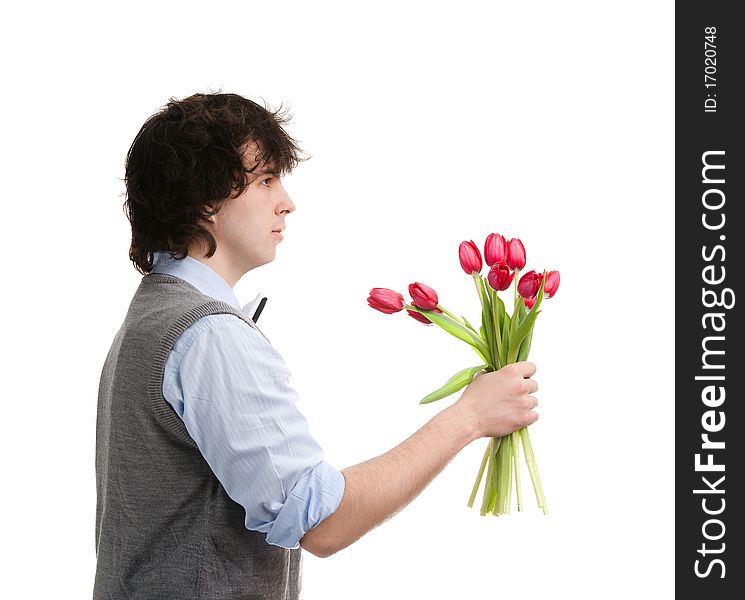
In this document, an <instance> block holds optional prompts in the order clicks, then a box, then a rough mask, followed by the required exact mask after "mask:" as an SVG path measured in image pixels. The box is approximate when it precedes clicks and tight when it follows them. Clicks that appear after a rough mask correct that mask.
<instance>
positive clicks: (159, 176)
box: [93, 93, 537, 599]
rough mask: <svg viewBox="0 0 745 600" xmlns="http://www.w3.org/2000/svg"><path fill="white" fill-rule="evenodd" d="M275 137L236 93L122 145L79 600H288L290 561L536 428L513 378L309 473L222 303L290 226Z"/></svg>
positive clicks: (302, 434) (263, 340) (249, 329)
mask: <svg viewBox="0 0 745 600" xmlns="http://www.w3.org/2000/svg"><path fill="white" fill-rule="evenodd" d="M285 122H286V120H284V119H283V115H282V114H280V113H279V112H272V111H270V110H268V109H267V108H265V107H262V106H260V105H258V104H256V103H255V102H253V101H251V100H248V99H246V98H243V97H241V96H239V95H236V94H222V93H220V94H195V95H193V96H190V97H188V98H185V99H183V100H175V99H171V101H170V102H169V103H168V104H167V105H166V106H165V107H164V108H163V109H162V110H160V111H159V112H157V113H156V114H154V115H153V116H151V117H150V118H149V119H148V120H147V121H146V122H145V124H144V125H143V126H142V128H141V130H140V132H139V133H138V134H137V136H136V137H135V139H134V141H133V143H132V146H131V147H130V149H129V152H128V155H127V161H126V166H125V182H126V191H127V198H126V201H125V210H126V214H127V218H128V220H129V222H130V224H131V227H132V243H131V246H130V250H129V257H130V259H131V261H132V262H133V264H134V266H135V268H136V269H137V270H138V272H140V273H141V274H142V275H143V277H142V279H141V281H140V284H139V286H138V288H137V290H136V291H135V293H134V295H133V298H132V301H131V304H130V306H129V309H128V311H127V314H126V316H125V317H124V320H123V323H122V325H121V328H120V329H119V331H118V332H117V334H116V336H115V338H114V340H113V342H112V345H111V349H110V350H109V353H108V355H107V357H106V359H105V362H104V364H103V368H102V372H101V380H100V385H99V395H98V416H97V427H96V490H97V508H96V553H97V568H96V578H95V583H94V592H93V597H94V599H99V598H100V599H103V598H106V599H109V598H163V599H165V598H169V599H170V598H190V599H197V598H205V599H206V598H209V599H223V598H224V599H228V598H230V599H238V598H262V599H263V598H267V599H269V598H271V599H275V598H276V599H279V598H282V599H292V598H298V597H299V594H300V588H301V553H302V550H307V551H310V552H312V553H313V554H314V555H316V556H319V557H327V556H330V555H332V554H334V553H336V552H338V551H339V550H342V549H343V548H345V547H347V546H349V545H350V544H352V543H354V542H355V541H356V540H358V539H359V538H360V537H362V536H363V535H364V534H365V533H366V532H368V531H370V530H371V529H372V528H374V527H376V526H377V525H379V524H380V523H382V522H384V521H385V520H386V519H388V518H390V517H391V516H393V515H394V514H396V513H397V512H399V511H400V510H401V509H402V508H403V507H404V506H406V505H407V504H408V503H409V502H411V500H413V499H414V498H415V497H416V496H417V495H418V494H419V493H420V492H421V491H422V489H424V487H425V486H426V485H427V484H428V483H429V482H430V481H431V480H432V479H433V478H434V477H435V476H436V475H437V474H438V473H439V472H440V471H441V470H442V469H443V468H444V466H445V465H446V464H447V463H448V462H449V461H450V460H451V459H452V458H453V457H454V456H455V455H456V454H457V453H458V452H459V451H460V450H461V449H462V448H463V447H465V446H466V445H467V444H469V443H470V442H471V441H473V440H475V439H478V438H481V437H492V436H501V435H506V434H507V433H511V432H512V431H515V430H517V429H519V428H521V427H523V426H525V425H529V424H530V423H533V422H534V421H535V420H536V419H537V414H536V413H535V412H534V411H533V409H534V408H535V406H536V404H537V400H536V399H535V397H534V396H532V394H533V393H534V392H535V391H536V389H537V384H536V383H535V381H534V380H533V379H531V377H532V375H533V373H534V372H535V367H534V365H532V364H531V363H526V362H523V363H517V364H515V365H508V367H505V368H503V369H500V370H499V371H497V372H494V373H486V374H483V375H480V376H479V377H477V378H476V379H475V380H474V381H473V382H472V383H471V384H470V385H469V386H468V387H467V388H466V389H465V391H464V392H463V394H462V395H461V397H460V398H459V399H458V400H457V401H456V402H455V403H453V404H452V405H450V406H449V407H447V408H445V409H443V410H442V411H441V412H439V413H438V414H437V415H435V416H434V417H433V418H432V419H431V420H430V421H429V422H427V423H426V424H425V425H424V426H423V427H422V428H421V429H420V430H418V431H417V432H415V433H414V434H412V435H411V436H410V437H409V438H408V439H407V440H405V441H403V442H402V443H401V444H399V445H398V446H396V447H395V448H393V449H391V450H390V451H388V452H386V453H385V454H383V455H381V456H378V457H375V458H372V459H370V460H368V461H366V462H364V463H361V464H359V465H355V466H352V467H349V468H346V469H343V470H341V471H340V470H338V469H336V468H335V467H334V466H332V465H330V464H329V463H327V462H326V461H325V459H324V453H323V450H322V447H321V445H320V444H319V443H318V442H317V441H316V440H315V439H313V437H312V436H311V435H310V433H309V431H308V427H307V423H306V421H305V418H304V417H303V414H302V413H301V412H300V410H299V407H298V398H297V394H296V393H295V391H294V390H293V388H292V387H291V386H290V385H289V370H288V368H287V366H286V365H285V363H284V361H283V359H282V357H281V356H280V355H279V353H278V352H277V351H276V350H275V349H274V348H273V346H272V345H271V343H270V341H269V339H268V338H267V337H266V336H265V335H264V333H263V332H262V331H260V330H259V328H258V327H257V325H256V323H255V322H254V321H253V320H252V319H251V318H250V317H251V315H249V314H246V312H244V311H243V310H242V309H241V307H240V303H239V302H238V299H237V298H236V297H235V294H234V293H233V287H234V286H235V285H236V283H237V282H238V281H239V280H240V279H241V278H242V277H243V275H245V274H246V273H248V272H249V271H251V270H252V269H254V268H256V267H259V266H261V265H264V264H267V263H269V262H271V261H273V260H274V258H275V257H276V253H277V246H278V245H279V244H280V243H281V240H282V237H283V234H282V232H283V230H284V229H285V227H286V225H287V219H288V216H290V215H291V214H292V212H293V211H294V210H295V204H294V202H293V200H292V199H291V198H290V197H289V195H288V194H287V193H286V191H285V190H284V188H283V186H282V177H283V176H284V175H286V174H287V173H289V172H291V171H292V170H293V169H294V168H295V167H296V166H297V165H298V163H299V162H301V161H302V160H303V159H302V158H301V157H300V155H299V153H300V150H299V148H298V146H297V143H296V141H295V140H293V139H292V138H291V137H290V136H289V135H288V134H287V133H286V131H285V130H284V128H283V124H284V123H285ZM345 426H350V425H349V424H346V425H345Z"/></svg>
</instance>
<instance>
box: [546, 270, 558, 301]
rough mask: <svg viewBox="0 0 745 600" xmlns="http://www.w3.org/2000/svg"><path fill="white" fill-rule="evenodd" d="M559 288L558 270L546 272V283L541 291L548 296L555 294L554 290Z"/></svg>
mask: <svg viewBox="0 0 745 600" xmlns="http://www.w3.org/2000/svg"><path fill="white" fill-rule="evenodd" d="M558 289H559V272H558V271H549V272H548V273H546V284H545V285H544V286H543V293H544V294H546V298H550V297H551V296H553V295H554V294H556V290H558Z"/></svg>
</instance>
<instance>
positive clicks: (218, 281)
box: [152, 252, 241, 310]
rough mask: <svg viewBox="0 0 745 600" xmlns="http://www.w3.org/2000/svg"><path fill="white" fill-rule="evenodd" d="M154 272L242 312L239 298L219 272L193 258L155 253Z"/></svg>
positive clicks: (168, 253) (167, 253)
mask: <svg viewBox="0 0 745 600" xmlns="http://www.w3.org/2000/svg"><path fill="white" fill-rule="evenodd" d="M152 272H153V273H160V274H163V275H172V276H173V277H178V278H179V279H183V280H184V281H186V282H188V283H190V284H191V285H193V286H194V287H195V288H197V289H198V290H199V291H200V292H202V293H203V294H205V295H207V296H210V297H211V298H215V299H216V300H222V301H223V302H226V303H227V304H230V305H231V306H234V307H235V308H237V309H238V310H241V306H240V304H239V303H238V298H236V296H235V293H234V292H233V288H231V287H230V285H229V284H228V282H227V281H225V280H224V279H223V278H222V276H221V275H219V274H218V273H217V271H215V270H214V269H212V268H211V267H208V266H207V265H205V264H204V263H203V262H200V261H198V260H197V259H195V258H192V257H191V256H185V257H184V258H182V259H175V258H173V255H172V254H171V253H170V252H153V270H152Z"/></svg>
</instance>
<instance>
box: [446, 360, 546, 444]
mask: <svg viewBox="0 0 745 600" xmlns="http://www.w3.org/2000/svg"><path fill="white" fill-rule="evenodd" d="M535 370H536V369H535V365H534V364H533V363H531V362H519V363H515V364H511V365H506V366H504V367H502V368H501V369H499V371H494V372H491V373H483V372H482V373H479V374H478V375H477V376H476V377H475V378H474V380H473V381H472V382H471V383H470V384H469V386H468V387H467V388H466V390H465V391H464V392H463V394H462V395H461V397H460V399H459V400H458V401H457V402H456V403H455V404H454V408H457V409H459V410H461V411H462V412H463V415H464V419H466V421H468V422H470V423H471V424H472V425H471V427H473V430H474V432H475V434H476V436H477V437H501V436H503V435H507V434H508V433H512V432H513V431H516V430H518V429H521V428H523V427H525V426H527V425H530V424H531V423H535V422H536V421H537V420H538V413H536V412H534V411H533V409H534V408H535V407H536V406H537V405H538V400H537V399H536V397H535V396H532V395H531V394H533V393H535V391H536V390H537V389H538V384H537V383H536V382H535V381H534V380H533V379H531V377H532V376H533V375H534V374H535Z"/></svg>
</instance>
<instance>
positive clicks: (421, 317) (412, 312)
mask: <svg viewBox="0 0 745 600" xmlns="http://www.w3.org/2000/svg"><path fill="white" fill-rule="evenodd" d="M406 312H407V313H409V315H410V316H412V317H414V318H415V319H416V320H417V321H419V322H420V323H424V324H425V325H432V321H430V320H429V319H428V318H427V317H425V316H424V315H423V314H422V313H418V312H416V311H415V310H409V309H408V308H407V309H406ZM435 312H438V313H441V312H442V311H441V310H440V309H438V308H436V309H435Z"/></svg>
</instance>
